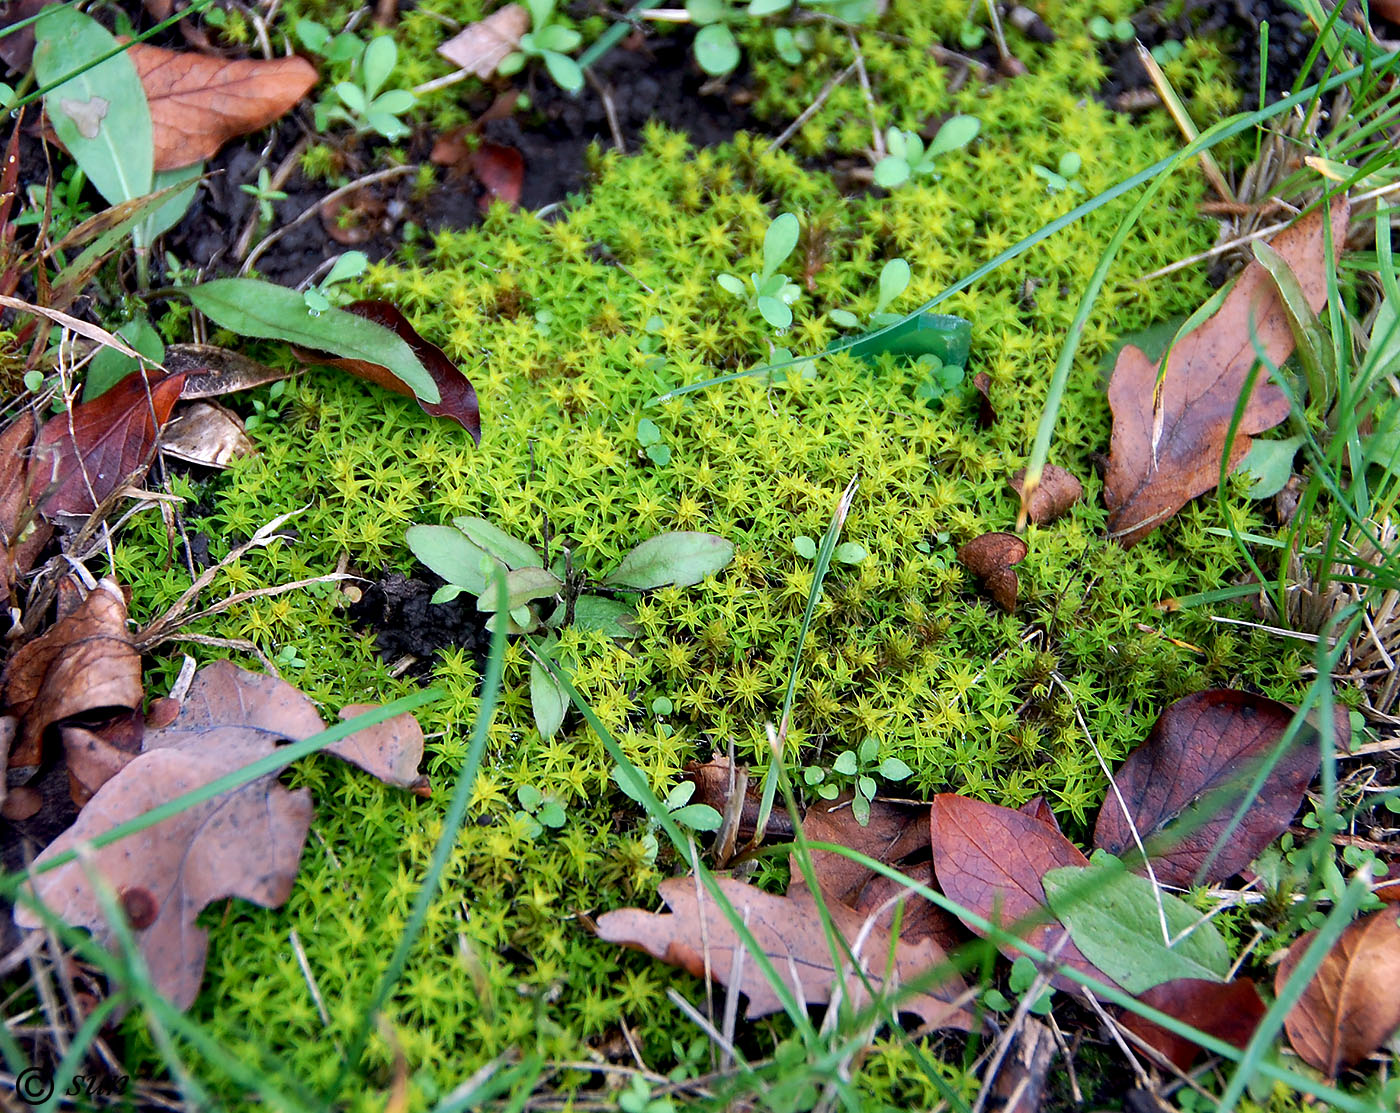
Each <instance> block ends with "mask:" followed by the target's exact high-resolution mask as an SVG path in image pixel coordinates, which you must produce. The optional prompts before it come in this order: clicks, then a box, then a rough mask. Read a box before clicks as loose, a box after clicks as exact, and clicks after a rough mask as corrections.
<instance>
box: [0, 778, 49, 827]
mask: <svg viewBox="0 0 1400 1113" xmlns="http://www.w3.org/2000/svg"><path fill="white" fill-rule="evenodd" d="M43 806H44V796H43V794H42V793H41V792H38V791H37V790H35V789H32V788H30V787H29V786H28V785H20V786H19V787H18V788H12V789H10V791H9V792H7V793H6V794H5V802H4V803H3V804H0V816H4V818H6V819H8V820H9V821H10V822H11V823H23V822H24V821H25V820H26V819H33V818H34V816H36V815H38V814H39V809H40V808H42V807H43Z"/></svg>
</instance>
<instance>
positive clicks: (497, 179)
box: [466, 143, 525, 212]
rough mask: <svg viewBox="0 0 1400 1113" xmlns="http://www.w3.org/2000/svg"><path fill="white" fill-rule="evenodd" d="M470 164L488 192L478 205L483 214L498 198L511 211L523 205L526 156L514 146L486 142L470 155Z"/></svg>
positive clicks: (469, 166)
mask: <svg viewBox="0 0 1400 1113" xmlns="http://www.w3.org/2000/svg"><path fill="white" fill-rule="evenodd" d="M466 165H467V168H468V169H469V170H470V171H471V172H472V175H473V176H474V177H475V178H476V180H477V181H479V182H480V183H481V184H482V187H483V188H484V189H485V191H486V192H485V193H483V194H482V195H481V200H480V201H479V202H478V203H477V204H478V207H479V208H480V209H481V211H482V212H486V211H487V210H488V209H490V208H491V202H492V201H494V200H496V199H498V198H499V199H500V200H502V201H504V202H505V203H506V204H507V205H509V206H510V207H511V208H515V207H516V206H517V205H519V204H520V193H521V190H523V189H524V188H525V156H524V155H522V154H521V153H520V152H519V151H517V150H516V149H515V148H514V147H507V146H505V145H504V144H503V143H483V144H481V146H479V147H478V148H477V149H476V150H474V151H472V153H471V154H469V155H468V156H467V160H466Z"/></svg>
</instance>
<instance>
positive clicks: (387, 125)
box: [316, 35, 417, 140]
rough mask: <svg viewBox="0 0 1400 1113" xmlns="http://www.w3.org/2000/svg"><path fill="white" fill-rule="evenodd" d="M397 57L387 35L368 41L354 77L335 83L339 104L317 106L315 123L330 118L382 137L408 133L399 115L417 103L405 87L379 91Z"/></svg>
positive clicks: (363, 133) (364, 132)
mask: <svg viewBox="0 0 1400 1113" xmlns="http://www.w3.org/2000/svg"><path fill="white" fill-rule="evenodd" d="M398 60H399V48H398V47H397V46H395V45H394V40H393V39H392V38H390V37H389V36H388V35H380V36H379V37H378V38H376V39H375V40H374V41H373V42H371V43H369V44H368V45H367V46H366V47H365V49H364V52H363V53H362V54H361V55H360V61H359V64H358V65H357V66H356V68H355V77H356V80H355V81H341V82H339V83H337V84H336V86H335V95H336V97H337V98H338V99H339V101H340V104H339V105H326V106H325V110H324V111H322V106H320V105H318V106H317V112H316V126H317V128H318V129H320V128H323V127H325V125H326V124H327V123H329V122H330V121H332V120H341V121H343V122H345V123H347V124H350V125H351V126H352V127H353V128H354V129H355V131H356V132H357V133H358V134H360V135H367V134H369V133H371V132H374V133H377V134H379V135H382V136H383V137H384V138H385V139H389V140H393V139H402V138H403V137H404V136H405V135H407V134H408V133H409V129H408V125H406V124H405V123H404V122H403V121H402V120H400V119H399V117H400V116H402V115H403V114H404V113H405V112H407V111H408V110H409V109H410V108H412V107H413V106H414V105H415V104H416V103H417V98H415V97H414V95H413V94H412V93H410V92H409V91H408V90H407V89H389V90H386V91H385V92H382V93H381V92H380V90H381V89H383V88H384V83H385V82H386V81H388V80H389V75H390V74H391V73H393V72H394V66H395V65H396V64H397V63H398Z"/></svg>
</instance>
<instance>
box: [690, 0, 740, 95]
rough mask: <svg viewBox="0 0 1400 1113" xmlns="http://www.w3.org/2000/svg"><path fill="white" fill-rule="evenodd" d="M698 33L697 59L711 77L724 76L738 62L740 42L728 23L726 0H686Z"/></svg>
mask: <svg viewBox="0 0 1400 1113" xmlns="http://www.w3.org/2000/svg"><path fill="white" fill-rule="evenodd" d="M685 10H686V12H688V13H689V15H690V22H691V23H693V24H695V26H696V27H698V28H699V30H698V31H697V32H696V33H695V45H694V47H693V48H692V49H693V50H694V51H695V61H696V64H697V65H699V67H700V68H701V69H702V70H704V71H705V72H706V73H707V74H709V75H710V76H711V77H723V76H724V75H725V74H727V73H729V72H730V71H731V70H733V69H734V67H735V66H737V65H738V64H739V44H738V42H736V41H735V39H734V32H733V31H731V30H730V29H729V27H728V26H727V25H726V24H725V22H724V19H725V17H726V16H727V15H728V14H729V12H728V4H726V3H725V0H686V5H685Z"/></svg>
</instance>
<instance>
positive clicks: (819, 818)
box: [789, 796, 966, 951]
mask: <svg viewBox="0 0 1400 1113" xmlns="http://www.w3.org/2000/svg"><path fill="white" fill-rule="evenodd" d="M928 823H929V815H928V806H927V805H911V804H895V803H891V802H890V801H888V800H881V799H879V798H876V799H875V800H872V801H871V802H870V822H869V823H868V824H867V825H866V826H864V827H862V826H861V825H860V824H859V823H858V822H857V821H856V818H855V815H854V814H853V813H852V811H851V807H850V798H849V796H848V797H846V798H844V799H837V800H833V801H828V800H818V801H817V802H815V803H814V804H813V805H812V806H811V807H810V808H808V809H807V814H806V815H805V816H803V817H802V833H803V835H804V836H805V837H806V839H807V840H808V841H809V842H828V843H838V844H840V845H842V846H847V847H850V848H851V849H852V850H858V851H860V853H862V854H865V855H867V856H869V857H871V858H874V859H875V860H876V861H878V862H883V863H885V864H886V865H889V866H893V867H895V868H896V869H898V870H899V871H900V872H901V873H904V874H906V875H908V876H909V877H910V878H911V879H912V880H914V881H917V882H919V883H920V884H921V885H927V886H929V887H930V888H932V887H933V884H934V881H933V863H932V862H931V861H930V860H929V856H928V855H929V844H928ZM811 853H812V872H813V873H814V874H815V875H816V878H817V884H818V885H819V886H820V887H821V890H822V892H823V893H824V894H826V896H827V897H828V898H829V899H830V900H833V901H839V902H840V903H842V904H844V905H846V906H848V907H850V908H853V909H855V910H856V911H857V912H859V913H860V914H861V915H863V916H871V915H874V916H875V917H876V919H875V923H876V925H877V926H879V927H880V928H881V929H882V930H884V931H889V930H890V928H891V927H892V926H893V921H894V911H895V903H896V900H903V902H904V915H903V917H902V919H901V920H900V929H899V938H900V939H901V940H903V941H904V942H907V943H917V942H919V940H921V939H932V940H933V941H934V942H935V943H937V944H938V946H939V947H940V948H941V949H943V950H945V951H948V950H952V949H953V948H955V947H957V946H958V945H959V944H960V943H962V942H964V941H965V939H966V936H964V935H962V932H961V929H960V928H959V926H958V924H957V923H956V922H955V921H954V920H953V918H952V917H951V916H949V915H948V913H946V912H944V911H943V910H942V909H941V908H939V907H938V906H937V905H936V904H934V903H933V902H932V901H930V900H928V899H927V898H926V897H923V896H920V895H919V894H918V893H911V892H909V891H908V889H907V887H906V886H904V885H901V884H900V883H899V882H897V881H894V880H892V879H890V878H888V877H886V876H884V874H880V873H876V872H875V871H874V870H872V869H869V868H868V867H866V866H864V865H862V864H861V863H860V862H856V861H853V860H852V859H850V858H847V857H846V856H845V855H844V854H838V853H836V852H835V851H831V850H813V851H812V852H811ZM791 877H792V884H793V886H794V887H800V886H802V884H803V878H802V872H801V870H800V868H799V866H798V864H797V861H796V859H794V860H793V862H792V869H791ZM792 891H793V890H789V892H792Z"/></svg>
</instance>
